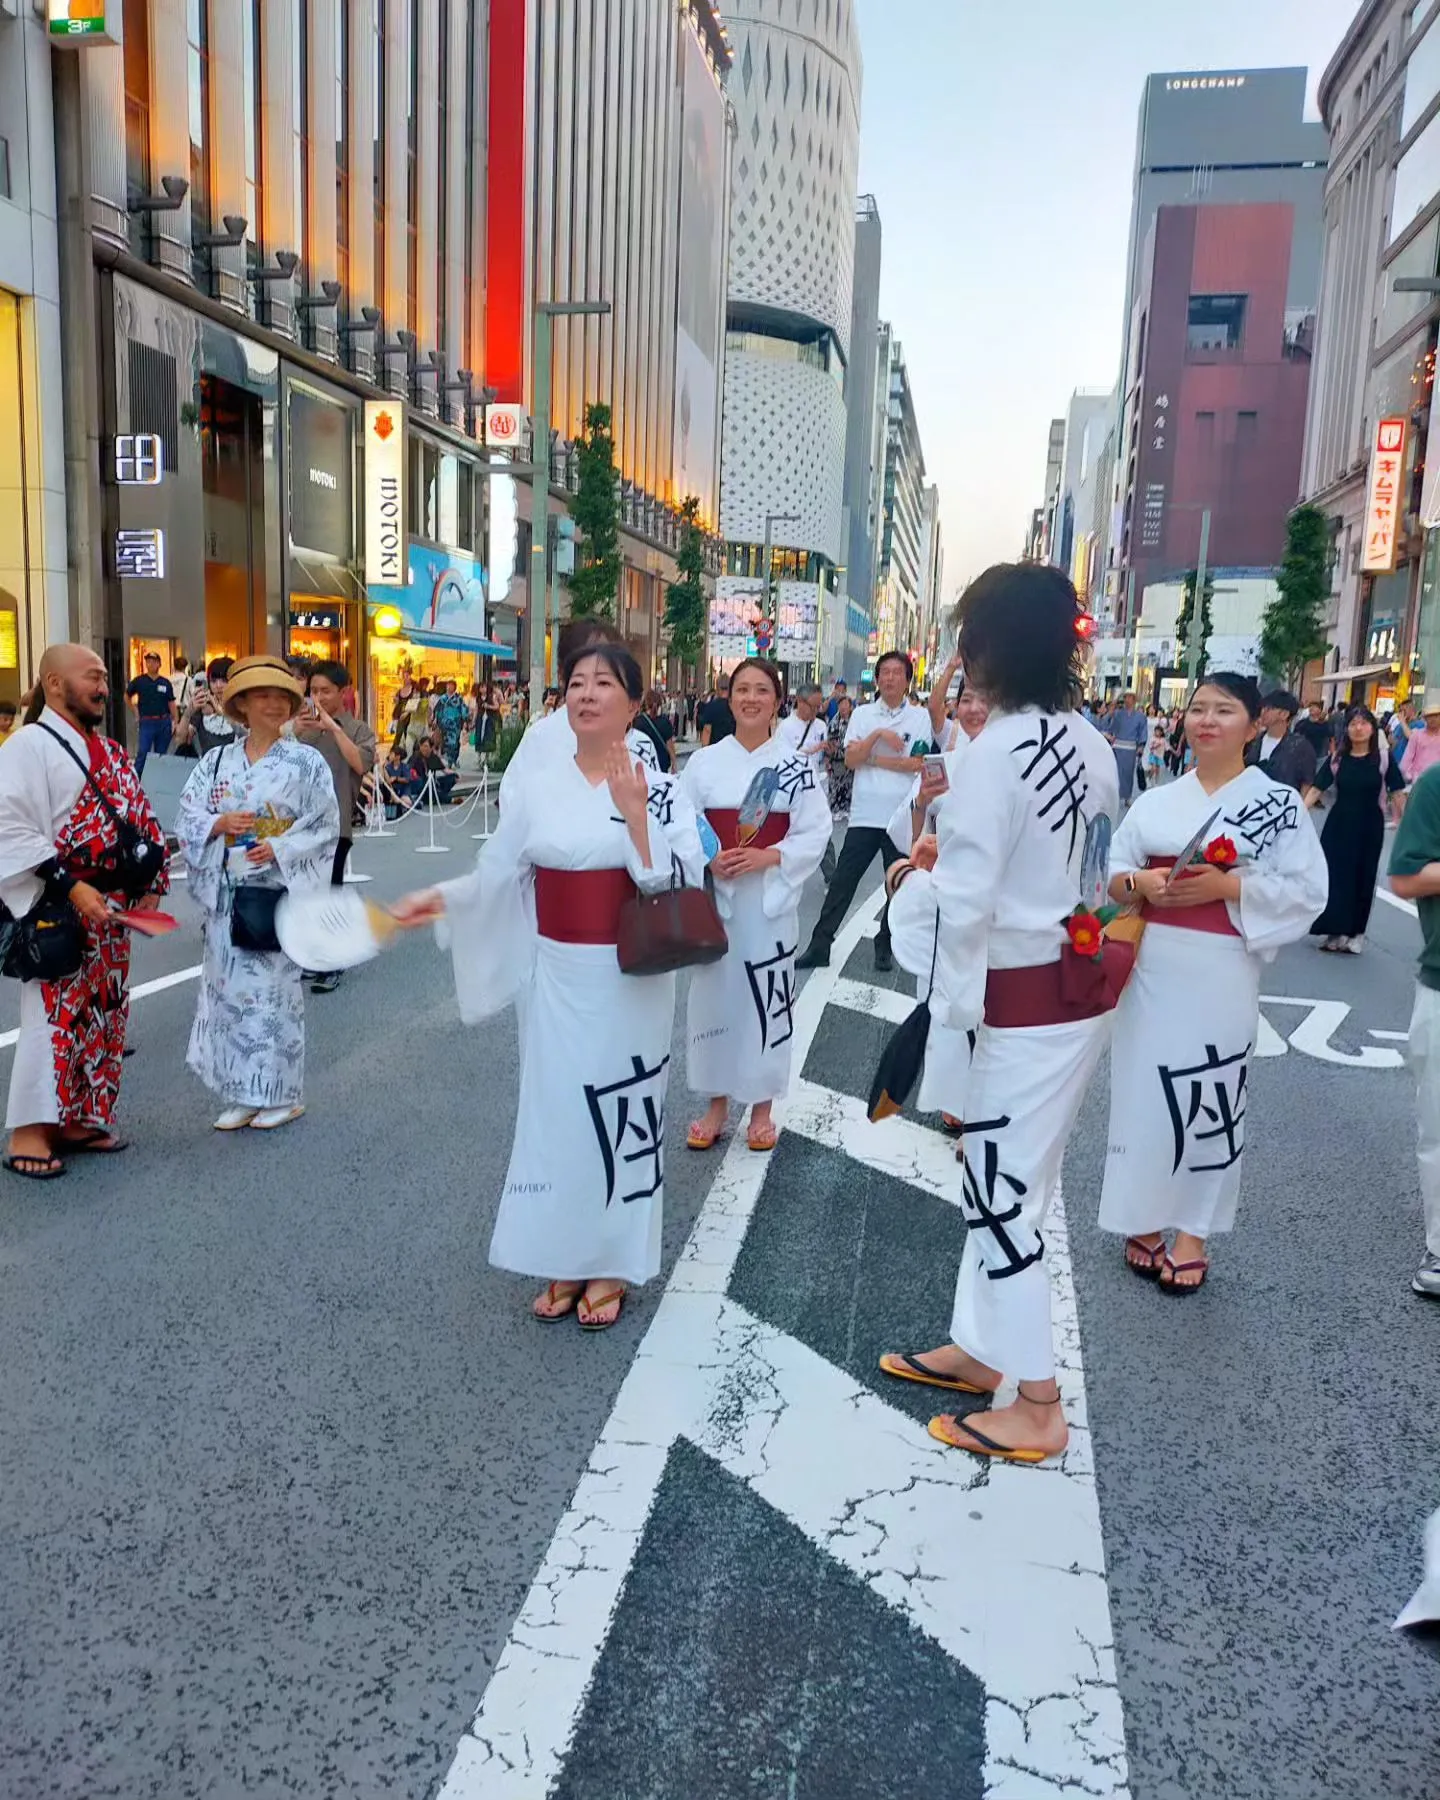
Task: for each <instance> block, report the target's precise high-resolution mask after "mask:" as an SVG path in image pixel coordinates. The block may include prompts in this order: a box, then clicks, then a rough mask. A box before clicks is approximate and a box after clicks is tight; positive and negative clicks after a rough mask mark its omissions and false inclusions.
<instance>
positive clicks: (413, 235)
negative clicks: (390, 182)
mask: <svg viewBox="0 0 1440 1800" xmlns="http://www.w3.org/2000/svg"><path fill="white" fill-rule="evenodd" d="M408 111H409V121H408V123H407V125H406V128H405V200H406V206H405V323H406V324H407V325H408V326H409V327H410V329H411V330H412V331H413V332H414V333H415V334H416V336H417V337H418V336H419V332H420V327H419V286H420V231H419V220H418V214H419V211H420V8H419V6H418V5H415V6H412V7H411V9H410V93H409V107H408Z"/></svg>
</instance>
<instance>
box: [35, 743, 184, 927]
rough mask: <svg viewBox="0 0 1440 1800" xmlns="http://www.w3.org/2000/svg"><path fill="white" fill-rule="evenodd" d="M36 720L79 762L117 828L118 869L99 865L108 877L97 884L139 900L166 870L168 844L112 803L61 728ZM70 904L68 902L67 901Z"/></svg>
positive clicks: (77, 764) (91, 788)
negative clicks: (148, 833) (143, 829)
mask: <svg viewBox="0 0 1440 1800" xmlns="http://www.w3.org/2000/svg"><path fill="white" fill-rule="evenodd" d="M36 723H37V724H38V725H39V727H40V729H41V730H42V731H43V732H44V733H45V735H46V736H47V737H51V738H54V740H55V742H56V743H57V744H58V745H59V746H60V748H61V749H62V750H63V751H64V752H65V754H66V755H67V756H68V757H69V758H70V760H71V761H72V762H73V763H75V764H76V766H77V767H78V768H79V769H80V771H81V773H82V774H83V775H84V777H85V785H86V786H87V787H88V788H89V789H90V790H91V791H92V792H93V793H94V795H95V798H96V799H97V800H98V801H99V802H100V805H101V807H102V808H103V809H104V812H105V815H106V817H107V818H108V819H109V821H110V823H111V824H112V825H113V826H114V827H115V844H116V849H115V859H114V868H113V869H109V868H105V867H102V868H99V869H97V870H96V871H95V873H96V874H97V875H99V876H102V877H108V879H107V880H104V881H103V882H102V881H97V882H96V883H95V884H94V885H95V886H97V887H100V886H105V887H115V888H118V889H119V890H120V892H121V893H122V894H123V895H124V896H125V898H126V899H127V900H139V899H140V898H141V897H142V895H145V894H148V893H149V892H150V890H151V888H152V887H154V885H155V883H156V882H157V881H158V880H159V879H160V876H161V875H162V874H163V873H164V870H165V845H164V843H163V842H157V841H156V840H155V839H154V838H152V837H147V836H146V835H145V833H144V832H143V831H141V829H140V827H139V826H138V825H134V824H132V823H131V821H130V820H129V819H125V818H122V817H121V816H120V814H119V813H118V812H117V811H116V810H115V808H114V806H113V805H112V804H111V802H110V799H109V797H108V795H107V794H106V793H105V791H104V790H103V788H102V787H101V786H100V783H99V782H98V781H97V780H96V779H95V776H94V774H93V773H92V772H91V770H90V768H89V765H88V764H86V763H84V762H82V761H81V760H80V758H79V756H77V755H76V753H75V749H74V747H73V745H70V744H67V743H66V742H65V740H64V738H63V737H61V735H60V733H59V732H58V731H52V730H51V729H50V727H49V726H48V725H47V724H46V723H45V721H44V720H43V719H38V720H37V721H36ZM67 904H68V902H67Z"/></svg>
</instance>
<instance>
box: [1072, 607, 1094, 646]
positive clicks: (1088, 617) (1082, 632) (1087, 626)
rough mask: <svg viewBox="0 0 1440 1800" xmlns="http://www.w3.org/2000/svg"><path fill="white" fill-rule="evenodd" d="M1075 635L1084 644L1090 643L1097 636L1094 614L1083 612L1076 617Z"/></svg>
mask: <svg viewBox="0 0 1440 1800" xmlns="http://www.w3.org/2000/svg"><path fill="white" fill-rule="evenodd" d="M1075 635H1076V637H1078V638H1079V639H1080V640H1081V642H1082V643H1086V644H1088V643H1090V642H1091V641H1092V640H1093V639H1094V636H1095V615H1094V613H1088V612H1082V613H1076V615H1075Z"/></svg>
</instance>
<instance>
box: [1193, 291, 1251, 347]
mask: <svg viewBox="0 0 1440 1800" xmlns="http://www.w3.org/2000/svg"><path fill="white" fill-rule="evenodd" d="M1244 333H1245V295H1244V294H1192V295H1191V296H1190V315H1189V321H1188V329H1187V332H1186V339H1185V347H1186V349H1187V351H1188V352H1189V353H1190V355H1192V356H1197V355H1198V356H1215V355H1224V354H1226V353H1227V352H1232V351H1235V350H1238V349H1239V348H1240V340H1241V338H1242V337H1243V336H1244Z"/></svg>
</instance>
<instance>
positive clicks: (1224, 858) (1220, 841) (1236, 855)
mask: <svg viewBox="0 0 1440 1800" xmlns="http://www.w3.org/2000/svg"><path fill="white" fill-rule="evenodd" d="M1239 860H1240V852H1239V851H1238V850H1237V849H1236V848H1235V840H1234V838H1228V837H1213V838H1211V840H1210V842H1209V843H1208V844H1207V845H1206V846H1205V861H1206V862H1207V863H1209V865H1210V867H1211V868H1212V869H1233V868H1234V867H1235V865H1236V863H1238V862H1239Z"/></svg>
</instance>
